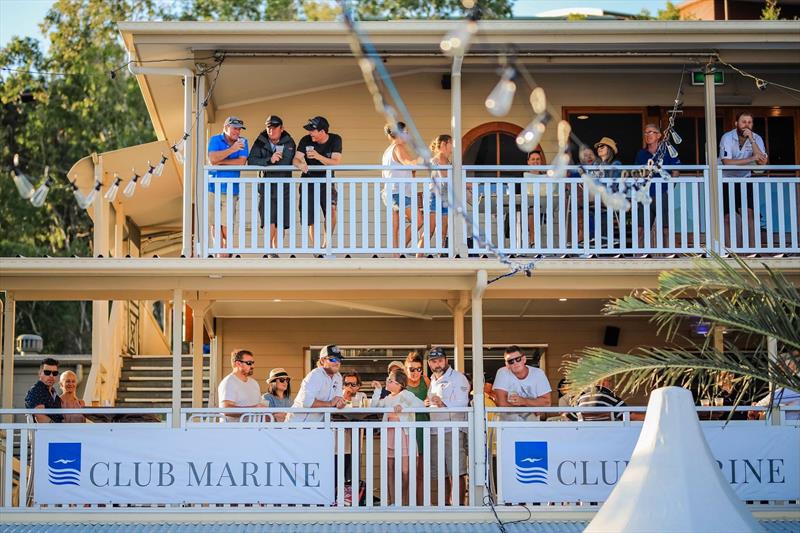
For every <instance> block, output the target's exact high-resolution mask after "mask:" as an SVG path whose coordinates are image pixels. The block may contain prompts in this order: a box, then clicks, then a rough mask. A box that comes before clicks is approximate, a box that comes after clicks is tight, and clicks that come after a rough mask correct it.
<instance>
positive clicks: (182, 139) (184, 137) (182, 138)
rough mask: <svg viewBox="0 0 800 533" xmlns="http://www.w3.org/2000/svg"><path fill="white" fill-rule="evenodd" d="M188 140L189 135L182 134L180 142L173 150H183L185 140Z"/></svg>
mask: <svg viewBox="0 0 800 533" xmlns="http://www.w3.org/2000/svg"><path fill="white" fill-rule="evenodd" d="M188 138H189V134H188V133H184V134H183V137H181V140H180V141H178V142H176V143H175V148H174V149H175V150H183V147H184V145H185V144H186V139H188Z"/></svg>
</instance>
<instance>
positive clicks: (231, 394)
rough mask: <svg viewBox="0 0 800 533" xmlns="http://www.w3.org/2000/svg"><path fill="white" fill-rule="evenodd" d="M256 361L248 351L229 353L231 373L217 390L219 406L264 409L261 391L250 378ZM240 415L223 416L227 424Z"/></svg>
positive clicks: (256, 382)
mask: <svg viewBox="0 0 800 533" xmlns="http://www.w3.org/2000/svg"><path fill="white" fill-rule="evenodd" d="M255 364H256V361H255V359H254V358H253V353H252V352H251V351H250V350H243V349H239V348H237V349H236V350H233V352H231V366H232V367H233V371H232V372H231V373H230V374H228V375H227V376H225V377H224V378H223V379H222V381H220V383H219V387H218V388H217V397H218V398H219V406H220V407H224V408H231V407H266V404H265V403H264V402H263V401H262V400H261V389H260V387H259V386H258V381H256V380H255V379H253V378H251V376H252V375H253V367H254V366H255ZM240 416H242V415H241V414H239V413H237V414H229V415H225V418H226V420H227V421H228V422H237V421H238V420H239V417H240Z"/></svg>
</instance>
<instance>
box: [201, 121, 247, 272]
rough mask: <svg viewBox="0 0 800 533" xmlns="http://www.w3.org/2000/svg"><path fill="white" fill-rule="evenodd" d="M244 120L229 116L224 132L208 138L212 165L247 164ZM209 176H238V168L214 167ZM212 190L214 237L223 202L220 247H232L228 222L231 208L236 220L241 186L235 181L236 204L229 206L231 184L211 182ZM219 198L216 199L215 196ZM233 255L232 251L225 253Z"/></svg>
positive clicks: (210, 208) (210, 209) (210, 212)
mask: <svg viewBox="0 0 800 533" xmlns="http://www.w3.org/2000/svg"><path fill="white" fill-rule="evenodd" d="M245 129H247V128H245V127H244V122H243V121H242V119H240V118H238V117H228V118H226V119H225V124H224V125H223V127H222V133H220V134H219V135H214V136H213V137H211V138H210V139H209V140H208V162H209V163H211V164H212V165H246V164H247V152H248V149H247V139H246V138H244V137H242V136H241V133H242V130H245ZM209 176H211V177H217V178H238V177H239V171H238V170H212V171H210V172H209ZM208 192H210V193H211V194H212V196H210V197H209V201H208V222H209V225H210V226H211V238H212V239H213V238H214V236H215V235H216V233H215V231H214V213H215V209H216V208H215V204H216V203H217V202H218V203H219V205H220V220H219V225H220V242H219V243H217V244H218V245H219V247H220V248H226V247H227V246H228V229H227V227H226V225H225V223H226V221H227V220H228V210H229V209H231V210H232V220H236V218H237V217H236V211H237V207H238V194H239V185H238V184H236V183H234V184H233V189H232V190H231V193H232V195H233V196H232V200H231V202H232V204H233V205H228V195H227V192H228V184H227V183H209V184H208ZM217 195H218V196H219V198H215V196H217ZM225 257H230V254H225Z"/></svg>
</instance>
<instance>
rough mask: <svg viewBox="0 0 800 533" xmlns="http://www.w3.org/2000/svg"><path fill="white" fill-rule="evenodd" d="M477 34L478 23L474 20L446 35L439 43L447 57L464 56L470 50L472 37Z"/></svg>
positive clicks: (460, 25)
mask: <svg viewBox="0 0 800 533" xmlns="http://www.w3.org/2000/svg"><path fill="white" fill-rule="evenodd" d="M477 32H478V23H477V22H475V21H474V20H467V21H466V22H464V23H463V24H459V25H458V26H457V27H456V28H454V29H453V30H452V31H451V32H449V33H448V34H447V35H445V36H444V38H443V39H442V41H441V42H440V43H439V48H440V49H441V50H442V53H444V54H445V55H446V56H450V57H453V56H463V55H465V54H466V53H467V51H468V50H469V46H470V44H472V37H473V36H474V35H475V34H476V33H477Z"/></svg>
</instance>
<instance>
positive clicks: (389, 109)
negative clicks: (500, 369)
mask: <svg viewBox="0 0 800 533" xmlns="http://www.w3.org/2000/svg"><path fill="white" fill-rule="evenodd" d="M339 3H340V5H341V7H342V13H343V20H344V23H345V25H346V26H347V29H348V33H349V35H350V38H351V39H350V41H351V49H352V51H353V55H354V56H355V57H356V60H357V61H358V64H359V66H360V67H361V72H362V74H363V77H364V81H365V84H366V85H367V88H368V90H369V92H370V94H371V96H372V98H373V102H374V104H375V108H376V111H377V112H378V113H380V114H382V115H383V116H384V117H385V119H386V120H387V122H389V123H390V124H391V125H393V126H395V127H396V125H397V122H399V119H400V118H402V119H403V120H402V121H403V122H405V124H406V131H405V132H401V131H398V134H400V135H404V139H405V140H406V141H407V142H408V143H409V144H410V145H411V148H412V149H413V151H414V153H415V154H416V155H417V156H418V157H420V158H421V159H422V162H421V163H420V164H421V165H423V166H425V167H426V168H427V169H428V171H429V173H430V175H431V178H430V179H431V184H432V186H433V189H434V193H435V194H436V195H437V197H439V198H441V201H442V206H443V207H448V208H450V207H452V209H453V211H454V212H455V214H456V216H458V217H460V218H461V219H462V220H463V221H464V223H465V224H466V226H467V228H468V231H469V233H470V234H471V236H472V239H473V245H475V244H477V247H478V248H479V249H482V250H483V251H484V252H486V253H488V254H491V255H493V256H494V257H496V258H497V260H498V261H499V262H500V263H502V264H503V265H505V266H506V267H508V268H509V269H510V271H509V272H508V273H507V274H504V275H503V277H506V276H507V275H513V274H516V273H518V272H525V273H526V274H527V275H530V273H531V271H532V270H533V269H534V268H535V262H527V263H520V262H517V261H513V260H512V258H511V256H509V255H508V254H506V253H505V252H503V251H502V250H500V248H499V247H498V246H497V245H495V244H494V243H493V242H492V240H491V238H489V237H488V236H484V235H483V234H482V233H481V231H480V229H479V228H477V227H476V225H475V224H474V223H473V221H472V220H471V218H470V217H469V216H467V207H466V206H464V205H463V204H460V205H455V202H454V201H452V199H451V198H448V196H449V195H448V194H443V188H442V184H441V182H440V181H439V180H438V179H437V178H436V174H435V173H434V172H433V165H432V163H431V161H430V159H431V155H432V154H431V153H430V150H429V149H428V146H427V144H426V143H425V141H424V140H423V139H422V136H421V135H420V133H419V131H418V130H417V128H416V126H415V124H414V120H413V118H412V116H411V113H410V112H409V111H408V108H407V107H406V105H405V103H404V101H403V98H402V96H401V95H400V93H399V91H398V89H397V86H396V85H395V84H394V82H393V81H392V78H391V75H390V74H389V72H388V71H387V70H386V68H385V67H384V66H383V62H382V60H381V58H380V55H379V54H378V52H377V50H376V49H375V47H374V45H373V44H372V42H371V41H370V39H369V37H368V36H367V35H366V34H365V33H364V32H363V31H362V30H361V28H360V26H359V24H358V22H357V21H356V19H355V14H354V11H353V10H352V9H351V7H350V6H349V5H348V2H347V1H346V0H340V2H339ZM376 73H377V78H376ZM381 87H383V88H381ZM390 99H391V101H392V102H393V103H394V106H392V105H391V104H390V103H389V100H390ZM395 106H396V108H395ZM498 279H499V278H498ZM492 281H496V280H492Z"/></svg>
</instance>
